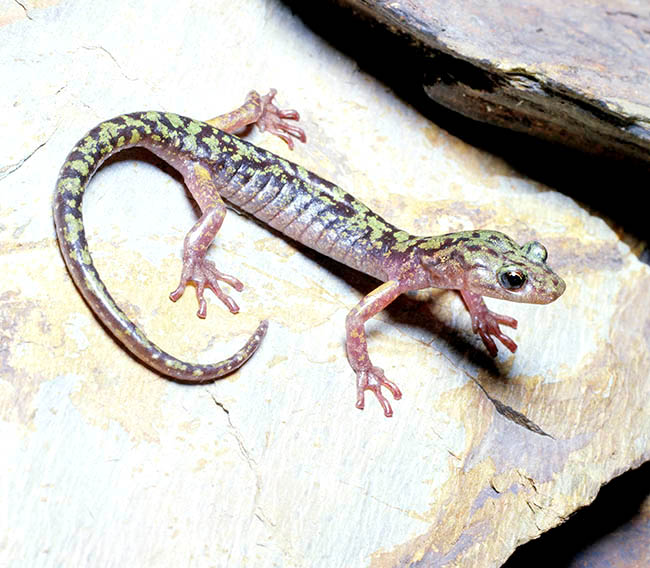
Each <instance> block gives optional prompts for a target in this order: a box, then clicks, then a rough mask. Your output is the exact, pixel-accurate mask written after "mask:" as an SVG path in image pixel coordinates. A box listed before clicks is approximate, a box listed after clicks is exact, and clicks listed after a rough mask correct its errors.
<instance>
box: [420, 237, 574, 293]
mask: <svg viewBox="0 0 650 568" xmlns="http://www.w3.org/2000/svg"><path fill="white" fill-rule="evenodd" d="M419 254H420V259H421V261H422V264H423V265H424V266H425V268H426V269H427V270H428V271H429V274H430V279H431V286H434V287H440V288H453V289H465V290H468V291H470V292H474V293H475V294H479V295H481V296H488V297H492V298H500V299H502V300H509V301H511V302H526V303H529V304H548V303H549V302H552V301H554V300H556V299H557V298H559V297H560V296H561V295H562V293H563V292H564V289H565V288H566V284H565V283H564V280H562V278H560V277H559V276H558V275H557V274H555V273H554V272H553V271H552V270H551V268H550V267H549V266H548V265H547V264H546V258H547V256H548V253H547V252H546V249H545V248H544V246H543V245H542V244H540V243H538V242H537V241H531V242H529V243H526V244H525V245H523V246H519V245H518V244H517V243H515V242H514V241H513V240H512V239H511V238H510V237H508V236H507V235H504V234H503V233H499V232H497V231H464V232H460V233H451V234H449V235H443V236H442V237H432V238H431V239H430V240H428V241H426V242H425V243H423V244H422V245H420V247H419Z"/></svg>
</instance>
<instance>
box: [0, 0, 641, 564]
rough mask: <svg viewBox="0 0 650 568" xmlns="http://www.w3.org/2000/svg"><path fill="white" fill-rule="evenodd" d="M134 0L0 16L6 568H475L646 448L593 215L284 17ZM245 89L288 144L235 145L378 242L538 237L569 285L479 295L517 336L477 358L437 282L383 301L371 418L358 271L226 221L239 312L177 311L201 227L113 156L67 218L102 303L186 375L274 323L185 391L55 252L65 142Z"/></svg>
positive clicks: (159, 178) (224, 99)
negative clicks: (533, 292) (262, 150)
mask: <svg viewBox="0 0 650 568" xmlns="http://www.w3.org/2000/svg"><path fill="white" fill-rule="evenodd" d="M8 4H9V3H8ZM10 4H11V5H12V6H14V5H15V3H13V2H12V3H10ZM155 5H156V9H155V11H152V10H150V9H148V8H146V7H145V6H144V5H143V3H142V2H135V1H132V2H128V1H124V2H120V3H116V2H109V1H107V0H103V1H97V2H93V3H90V4H89V3H88V2H83V1H72V0H70V1H66V2H61V3H53V5H51V6H49V7H41V8H39V7H38V6H34V5H33V4H30V3H26V4H25V7H24V9H25V10H26V11H27V12H26V14H27V15H24V14H23V11H22V9H21V10H16V12H15V14H16V18H17V19H14V20H13V21H12V22H11V23H6V24H4V25H2V26H0V66H2V68H3V70H4V74H3V78H4V81H5V82H4V84H3V89H0V107H1V108H3V109H4V112H3V113H2V115H1V116H2V120H3V121H4V122H3V123H2V124H3V132H4V133H5V135H4V136H2V137H0V194H1V195H2V196H3V199H2V202H1V204H0V273H1V274H2V278H1V279H0V301H1V302H2V304H1V306H0V315H1V318H2V320H1V321H2V326H1V334H2V335H1V336H0V368H1V369H2V372H1V377H0V429H1V430H0V440H2V442H1V443H2V444H3V446H2V453H3V455H4V456H6V461H7V464H8V466H7V467H6V468H5V469H4V471H3V473H2V474H0V476H4V477H5V478H6V481H7V482H6V485H4V486H5V487H7V488H8V489H7V499H6V500H5V502H6V503H8V507H7V510H8V511H7V514H6V515H0V523H2V522H3V520H4V521H5V522H6V525H4V526H0V534H2V535H3V538H2V539H0V565H3V566H45V567H47V566H60V565H71V566H76V565H90V566H107V565H115V566H118V565H119V566H172V565H176V566H197V567H203V566H255V567H256V568H257V567H262V568H265V567H272V566H282V567H287V568H292V567H296V568H297V567H300V568H303V567H306V566H309V567H314V568H319V567H327V568H331V567H339V566H345V567H351V568H356V567H363V566H375V567H394V566H402V565H412V566H414V565H420V566H435V567H451V566H454V567H459V566H467V567H481V568H487V567H492V566H499V565H500V564H502V563H503V562H504V561H505V559H506V558H507V557H508V556H509V555H510V554H511V553H512V551H513V550H514V549H515V547H516V546H517V545H519V544H521V543H524V542H526V541H528V540H530V539H532V538H534V537H536V536H538V535H540V534H541V533H543V532H544V531H546V530H548V529H549V528H551V527H553V526H556V525H558V524H559V523H561V522H562V521H563V520H564V519H566V518H567V517H568V516H569V515H571V514H572V513H573V512H575V511H576V510H577V509H579V508H580V507H582V506H584V505H586V504H587V503H589V502H590V501H591V500H592V499H593V498H594V497H595V495H596V494H597V492H598V490H599V488H600V486H601V485H602V484H603V483H606V482H607V481H609V480H610V479H612V478H613V477H614V476H616V475H618V474H620V473H622V472H624V471H626V470H628V469H630V468H632V467H634V466H636V465H638V464H640V463H642V462H643V461H645V460H647V459H648V457H649V456H650V434H649V433H650V377H648V368H650V350H649V349H648V343H649V341H650V338H649V330H650V312H649V310H648V309H647V306H648V305H649V304H650V269H649V268H648V267H647V266H645V265H643V264H642V263H640V262H639V261H638V259H637V258H636V257H635V256H634V255H633V254H632V253H631V252H630V250H629V248H628V247H627V246H626V245H624V244H622V243H621V242H620V240H619V238H618V237H617V235H616V234H615V233H614V232H613V231H612V230H611V229H610V228H609V227H608V226H607V225H606V224H605V223H604V222H603V221H601V220H600V219H598V218H596V217H594V216H592V215H590V214H589V213H587V212H586V211H585V210H584V209H582V208H581V207H580V206H579V205H578V204H576V203H575V202H574V201H573V200H572V199H570V198H568V197H566V196H565V195H562V194H561V193H560V192H558V191H556V190H555V189H554V188H552V187H547V186H544V185H542V184H540V183H538V182H536V181H533V180H530V179H528V178H526V177H525V176H523V175H522V174H521V173H520V172H518V171H517V170H515V169H513V168H512V167H510V166H509V165H508V164H506V163H505V162H504V161H503V160H501V159H499V158H498V157H495V156H494V155H493V154H490V153H488V152H485V151H481V150H478V149H477V148H475V147H473V146H471V145H469V144H467V143H465V142H463V141H462V140H460V139H458V138H457V137H455V136H453V135H452V134H450V133H449V132H447V131H446V130H444V129H443V128H441V127H440V126H439V125H437V124H435V123H433V122H431V121H429V120H427V119H426V118H425V117H423V116H422V115H420V114H419V113H418V112H416V111H415V110H414V109H413V108H412V107H410V106H409V105H408V104H405V103H404V102H403V101H402V100H400V99H399V98H398V97H396V96H395V95H394V94H393V93H391V92H389V91H387V89H386V87H385V85H383V84H381V83H380V82H378V81H376V80H375V79H374V78H372V77H370V76H368V75H365V74H363V73H361V72H360V71H359V68H358V66H357V64H356V62H355V61H352V60H350V59H348V58H346V57H345V56H343V55H342V54H341V53H340V52H337V51H336V50H334V49H333V48H332V47H331V46H329V45H327V43H326V42H324V41H323V40H322V39H321V38H320V37H319V36H317V35H315V34H314V33H313V32H312V31H311V30H310V29H309V28H307V27H306V26H305V25H304V24H303V23H302V21H301V20H300V19H299V18H297V17H295V16H294V15H293V14H292V12H291V11H290V10H289V9H288V8H287V7H286V4H285V3H284V2H280V1H278V0H246V1H245V2H241V3H238V8H237V10H234V9H233V7H232V6H233V3H232V2H230V1H227V0H219V1H215V2H198V3H194V2H191V3H179V2H172V1H171V0H160V1H159V2H156V3H155ZM21 18H22V19H21ZM261 55H263V56H261ZM89 70H92V72H89ZM269 87H276V88H277V89H278V91H279V92H278V99H277V100H278V104H279V105H280V106H281V107H283V108H297V109H298V110H299V111H300V113H301V124H302V126H303V127H304V128H305V130H306V132H307V136H308V143H307V144H299V145H297V146H296V148H295V150H294V151H293V152H289V150H288V149H287V148H286V145H285V144H284V143H283V142H282V141H281V140H279V139H274V138H273V137H271V136H268V135H266V134H261V133H259V132H257V131H253V132H251V133H249V139H250V140H251V141H252V142H254V143H257V144H259V145H261V146H264V147H266V148H267V149H269V150H271V151H273V152H276V153H279V154H281V155H283V156H284V157H286V158H288V159H291V160H293V161H295V162H297V163H299V164H301V165H302V166H304V167H305V168H307V169H309V170H311V171H314V172H316V173H318V174H320V175H322V176H323V177H325V178H327V179H331V180H332V181H334V182H337V183H338V184H340V185H341V187H343V188H345V189H346V190H347V191H349V192H350V193H352V194H354V195H355V196H357V197H358V198H360V199H362V200H363V201H364V202H365V203H366V204H368V205H369V206H370V207H372V208H373V209H374V210H376V211H377V212H378V213H380V214H382V215H384V216H385V217H387V218H388V219H389V220H391V221H392V222H394V223H395V224H396V225H398V226H400V227H402V228H404V229H405V230H408V231H411V232H413V233H416V234H441V233H445V232H450V231H458V230H464V229H471V228H490V229H495V230H501V231H503V232H506V233H508V234H509V235H510V236H512V238H514V239H515V240H516V241H517V242H519V243H524V242H526V241H530V240H533V239H537V240H539V241H541V242H543V243H544V245H545V246H546V247H547V249H548V251H549V264H550V265H551V266H552V267H553V268H554V269H555V270H556V271H557V272H558V273H559V274H560V275H561V276H562V277H563V278H564V279H565V281H566V283H567V290H566V292H565V294H564V295H563V296H562V297H561V298H560V299H558V300H557V301H556V302H554V303H552V304H549V305H544V306H535V305H524V304H511V303H507V302H500V301H496V300H490V299H488V300H487V303H488V306H489V307H490V308H492V309H494V310H495V311H498V312H500V313H505V314H508V315H510V316H512V317H515V318H517V319H518V320H519V328H518V329H517V330H512V331H511V332H510V330H508V332H509V333H511V334H512V336H513V338H514V339H515V340H516V341H517V343H518V344H519V349H518V351H517V353H516V354H514V355H513V354H511V353H509V352H507V351H506V350H505V349H502V350H501V351H500V353H499V356H498V357H497V358H496V360H493V359H491V358H490V357H489V356H488V355H487V354H486V352H485V350H484V348H483V346H482V345H481V342H480V339H478V338H477V337H476V336H475V335H474V334H473V333H472V331H471V322H470V319H469V317H468V315H467V313H466V311H465V309H464V307H463V305H462V302H461V300H460V298H459V297H458V295H457V294H455V293H454V292H441V291H427V292H423V293H421V294H418V295H415V296H408V297H402V298H400V299H399V300H397V301H396V302H394V304H393V305H391V306H390V307H389V309H387V310H385V311H384V312H382V314H380V315H379V316H378V317H376V318H373V320H372V321H371V322H369V323H368V325H367V330H368V335H369V345H370V353H371V356H372V357H373V361H374V362H375V364H377V365H378V366H380V367H382V368H383V369H384V370H385V372H386V375H387V376H388V377H389V378H390V379H391V380H393V381H395V382H396V383H398V384H399V386H400V388H401V389H402V392H403V397H402V399H401V400H400V401H396V402H394V404H393V409H394V411H395V414H394V416H393V417H392V418H390V419H387V418H385V417H384V415H383V413H382V411H381V408H380V407H379V405H378V404H377V403H376V401H375V400H372V397H371V396H368V397H367V403H366V408H365V410H364V411H363V412H361V411H359V410H357V409H356V408H355V401H356V392H355V385H354V375H353V373H352V371H351V370H350V367H349V364H348V362H347V360H346V356H345V349H344V346H343V340H344V324H345V318H346V314H347V313H348V311H349V310H350V309H351V308H352V307H353V306H354V305H355V304H356V303H357V302H358V301H359V300H360V298H361V297H362V296H363V295H364V294H367V293H368V292H370V291H371V290H372V289H373V288H374V287H376V286H377V283H376V282H375V281H373V280H372V279H370V278H368V277H365V276H363V275H360V274H358V273H355V272H354V271H352V270H349V269H346V268H345V267H343V266H341V265H339V264H337V263H335V262H333V261H331V260H329V259H327V258H325V257H322V256H320V255H317V254H315V253H313V252H310V251H309V250H307V249H305V247H301V246H299V245H296V244H295V243H292V242H291V241H289V240H287V239H284V238H282V237H280V236H279V235H277V234H276V233H274V232H272V231H269V230H267V229H266V228H265V227H263V226H260V225H258V224H257V223H254V222H252V221H251V220H250V219H248V218H245V217H243V216H240V215H236V214H234V213H232V212H229V213H228V215H227V216H226V219H225V221H224V224H223V227H222V228H221V230H220V232H219V235H218V237H217V239H216V241H215V243H214V245H213V246H212V247H211V249H210V252H209V256H210V258H211V259H213V260H215V261H216V262H218V263H219V265H220V266H221V267H223V268H222V269H223V270H224V271H226V272H229V273H233V274H235V275H236V276H237V277H238V278H240V279H241V280H242V281H243V282H244V283H245V288H244V290H243V291H242V292H241V293H236V292H232V291H231V293H233V294H234V295H236V297H237V301H238V303H239V305H240V308H241V311H240V313H239V314H237V315H236V316H235V315H232V314H230V313H229V312H228V310H226V309H225V308H224V307H223V306H222V305H221V304H220V303H219V302H218V301H217V300H215V299H214V298H210V299H209V300H208V304H209V305H208V317H207V319H206V320H199V319H198V318H197V317H196V315H195V314H196V309H197V305H196V301H195V298H194V297H193V295H192V294H191V293H186V294H185V295H184V296H183V298H182V299H181V300H179V301H178V302H177V303H172V302H170V301H169V299H168V294H169V292H170V291H171V290H172V289H174V288H175V287H176V285H177V283H178V278H179V275H180V270H181V247H182V242H183V238H184V236H185V234H186V232H187V231H188V230H189V228H190V227H191V226H192V224H193V223H195V222H196V220H197V211H196V209H195V208H194V207H193V205H192V203H191V202H190V200H189V199H188V197H187V195H186V191H185V189H184V185H183V183H182V179H181V178H180V176H178V175H176V174H175V173H174V172H173V171H172V170H171V169H170V168H167V167H161V165H160V163H159V162H158V161H157V160H155V159H153V158H152V157H151V155H149V154H148V153H147V152H125V153H124V154H123V155H121V156H118V157H117V158H116V159H114V160H111V161H109V162H107V163H106V164H105V165H104V166H103V167H102V169H101V170H100V171H99V172H98V174H97V175H96V176H95V178H94V179H93V180H92V182H91V184H90V187H89V189H88V193H87V195H86V200H85V202H84V221H85V224H86V229H87V233H88V237H89V246H90V250H91V253H92V255H93V259H94V261H95V264H96V266H97V268H98V270H99V273H100V274H101V276H102V278H103V279H104V281H105V283H106V285H107V287H108V289H109V290H110V292H111V293H112V294H113V297H114V298H115V300H116V301H117V302H118V303H119V304H120V305H121V306H122V307H123V308H124V309H125V310H126V312H127V313H128V314H129V315H130V316H131V317H132V318H134V319H135V320H137V321H138V322H139V323H140V324H141V325H142V327H143V329H144V330H145V331H146V333H147V334H148V335H149V336H150V337H151V339H152V340H154V341H156V342H157V343H158V344H160V346H161V347H163V348H164V349H166V350H168V351H169V352H171V353H173V354H174V355H177V356H179V357H181V358H183V359H186V360H192V361H200V362H212V361H217V360H221V359H223V358H224V357H225V356H228V355H231V354H232V353H233V352H234V351H235V350H236V349H237V348H239V347H240V346H241V344H242V343H243V342H244V341H245V338H246V337H247V336H248V334H250V333H251V332H252V331H253V330H254V329H255V327H256V326H257V323H258V322H259V320H260V319H263V318H266V319H268V320H269V322H270V327H269V333H268V335H267V337H266V338H265V340H264V342H263V344H262V346H261V348H260V349H259V351H258V352H257V353H256V354H255V355H254V357H253V358H252V359H251V360H250V361H249V362H248V363H247V364H246V365H244V366H243V367H242V368H241V369H239V370H238V371H237V372H236V373H233V374H232V375H230V376H229V377H227V378H224V379H223V380H220V381H217V382H216V383H214V384H209V385H198V386H187V385H180V384H177V383H173V382H171V381H167V380H165V379H163V378H162V377H160V376H158V375H157V374H155V373H153V372H151V371H149V370H148V369H147V368H145V367H144V366H143V365H141V364H139V363H138V362H137V361H135V360H134V359H133V358H132V357H131V356H129V355H128V353H126V352H125V350H124V349H123V348H122V347H121V346H120V345H119V344H118V343H117V342H116V341H115V340H114V339H113V337H112V336H110V335H109V334H108V333H107V332H106V330H105V329H104V328H103V327H102V326H101V325H100V323H99V322H98V321H97V320H96V319H95V317H93V315H92V313H91V312H90V311H89V309H88V307H87V306H86V304H84V302H83V301H82V299H81V298H80V296H79V294H78V292H77V290H76V289H75V287H74V285H73V284H72V281H71V279H70V277H69V275H68V273H67V271H66V269H65V266H64V264H63V261H62V259H61V255H60V253H59V250H58V246H57V242H56V239H55V235H54V229H53V225H52V210H51V202H52V192H53V189H54V184H55V179H56V176H57V172H58V171H59V168H60V167H61V164H62V163H63V161H64V160H65V157H66V155H67V153H68V152H69V150H70V149H71V148H72V146H73V145H74V143H75V142H76V141H77V140H79V138H80V137H81V136H83V134H84V133H85V132H86V131H87V130H88V129H89V128H91V127H93V126H94V125H95V124H97V123H98V122H99V121H101V120H104V119H108V118H111V117H113V116H116V115H118V114H120V113H124V112H128V111H136V110H146V109H160V110H168V111H173V112H178V113H182V114H185V115H188V116H192V117H195V118H209V117H211V116H214V115H216V114H218V113H219V112H220V111H226V110H230V109H232V108H234V107H235V106H237V105H238V104H239V103H240V102H241V101H242V100H243V97H244V96H245V94H246V92H248V91H249V90H250V89H252V88H255V89H257V90H259V91H263V90H266V89H268V88H269ZM190 292H191V291H190ZM2 485H3V484H0V486H2Z"/></svg>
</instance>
